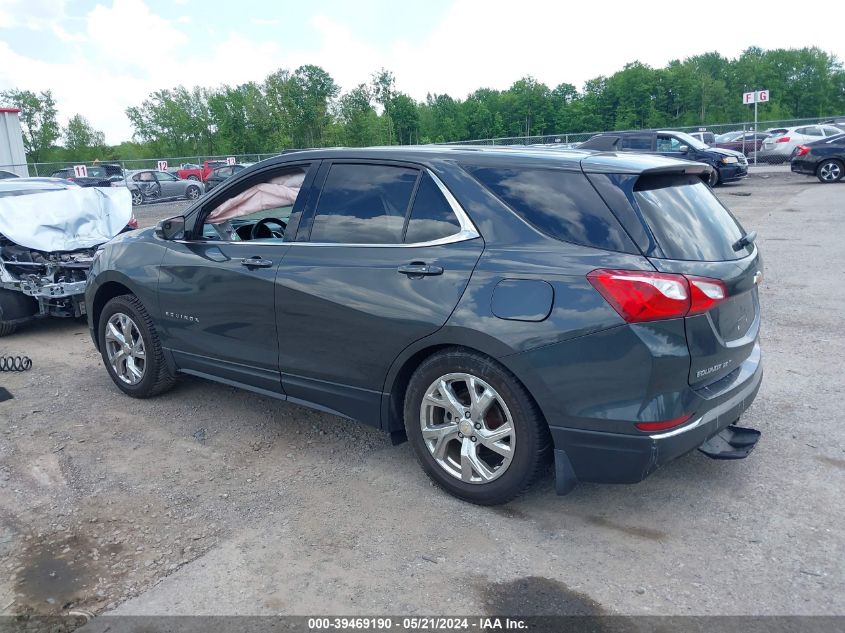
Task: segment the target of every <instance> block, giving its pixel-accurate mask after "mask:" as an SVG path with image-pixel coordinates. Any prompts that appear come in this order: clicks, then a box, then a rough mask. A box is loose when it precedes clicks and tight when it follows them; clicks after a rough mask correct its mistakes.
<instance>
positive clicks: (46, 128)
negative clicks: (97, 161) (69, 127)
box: [0, 90, 61, 163]
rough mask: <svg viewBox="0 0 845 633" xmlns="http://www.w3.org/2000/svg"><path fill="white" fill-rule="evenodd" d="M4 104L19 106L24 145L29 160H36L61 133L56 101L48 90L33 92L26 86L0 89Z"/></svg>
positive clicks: (41, 156) (42, 155)
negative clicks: (15, 88) (17, 88)
mask: <svg viewBox="0 0 845 633" xmlns="http://www.w3.org/2000/svg"><path fill="white" fill-rule="evenodd" d="M0 101H2V103H3V105H5V106H6V107H14V108H20V111H21V113H20V121H21V132H22V133H23V146H24V150H25V151H26V155H27V158H28V160H30V161H32V162H34V163H37V162H39V161H41V160H42V159H43V157H44V154H45V153H46V152H47V151H48V150H49V149H50V148H51V147H52V146H53V143H55V142H56V141H57V140H58V138H59V136H60V134H61V129H60V128H59V122H58V120H57V118H56V114H57V113H56V101H55V100H54V99H53V93H52V92H51V91H50V90H44V91H42V92H40V93H39V94H35V93H34V92H31V91H29V90H6V91H5V92H2V93H0Z"/></svg>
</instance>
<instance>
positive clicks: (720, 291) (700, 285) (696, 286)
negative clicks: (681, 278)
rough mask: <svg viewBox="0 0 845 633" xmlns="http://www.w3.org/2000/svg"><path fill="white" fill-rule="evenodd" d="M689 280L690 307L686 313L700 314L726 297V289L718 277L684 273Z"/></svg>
mask: <svg viewBox="0 0 845 633" xmlns="http://www.w3.org/2000/svg"><path fill="white" fill-rule="evenodd" d="M685 277H686V279H687V281H688V282H689V289H690V308H689V312H688V313H687V314H688V315H692V314H701V313H702V312H707V311H708V310H710V309H711V308H714V307H716V306H717V305H719V304H720V303H722V301H724V300H725V299H727V298H728V289H727V288H726V287H725V284H723V283H722V282H721V281H719V280H718V279H710V278H709V277H693V276H692V275H685Z"/></svg>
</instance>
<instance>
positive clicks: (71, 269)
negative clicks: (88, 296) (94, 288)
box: [0, 235, 96, 320]
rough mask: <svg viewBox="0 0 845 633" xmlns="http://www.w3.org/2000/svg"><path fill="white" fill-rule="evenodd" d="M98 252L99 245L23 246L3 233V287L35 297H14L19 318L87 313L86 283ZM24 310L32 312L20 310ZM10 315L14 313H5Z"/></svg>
mask: <svg viewBox="0 0 845 633" xmlns="http://www.w3.org/2000/svg"><path fill="white" fill-rule="evenodd" d="M95 252H96V248H86V249H80V250H75V251H69V252H57V253H45V252H42V251H36V250H32V249H29V248H25V247H23V246H19V245H17V244H15V243H14V242H11V241H10V240H8V239H6V238H5V237H3V236H2V235H0V288H2V289H3V290H7V291H11V292H17V293H21V294H23V295H24V296H25V297H29V298H31V300H29V301H27V300H23V301H21V300H11V299H10V301H11V302H13V303H14V304H15V307H16V308H17V310H16V311H15V312H16V313H17V314H16V315H15V316H17V317H18V318H17V319H15V320H24V318H25V316H29V317H30V318H31V317H38V316H58V317H80V316H83V315H84V314H85V300H84V294H85V283H86V281H87V279H88V271H89V270H90V269H91V264H92V262H93V261H94V254H95ZM3 294H6V293H3ZM6 296H7V297H8V295H6ZM26 306H28V309H26ZM10 307H11V306H10ZM21 308H24V309H23V310H21ZM21 311H24V312H31V313H30V314H29V315H25V314H20V312H21ZM4 312H7V310H4ZM8 316H12V315H11V314H8V315H7V314H4V317H8ZM4 320H11V319H8V318H4Z"/></svg>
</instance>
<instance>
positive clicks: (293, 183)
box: [208, 172, 305, 224]
mask: <svg viewBox="0 0 845 633" xmlns="http://www.w3.org/2000/svg"><path fill="white" fill-rule="evenodd" d="M304 178H305V172H299V173H296V174H288V175H285V176H279V177H278V178H273V179H271V180H270V181H268V182H262V183H259V184H257V185H253V186H252V187H250V188H249V189H247V190H245V191H242V192H241V193H239V194H238V195H236V196H233V197H231V198H229V199H228V200H226V201H225V202H224V203H223V204H221V205H220V206H219V207H217V208H216V209H214V211H212V212H211V213H209V214H208V222H210V223H211V224H221V223H222V222H225V221H226V220H231V219H232V218H238V217H242V216H244V215H250V214H252V213H258V212H259V211H266V210H267V209H276V208H278V207H286V206H290V205H292V204H293V203H294V202H295V201H296V196H298V195H299V188H300V187H301V186H302V181H303V180H304Z"/></svg>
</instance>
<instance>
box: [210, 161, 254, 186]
mask: <svg viewBox="0 0 845 633" xmlns="http://www.w3.org/2000/svg"><path fill="white" fill-rule="evenodd" d="M243 169H246V165H224V166H223V167H215V168H214V169H212V170H211V173H210V174H209V175H208V178H207V179H206V181H205V190H206V191H211V190H212V189H214V188H215V187H216V186H217V185H219V184H220V183H222V182H223V181H224V180H227V179H229V178H231V177H232V176H233V175H235V174H237V173H238V172H240V171H241V170H243Z"/></svg>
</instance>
